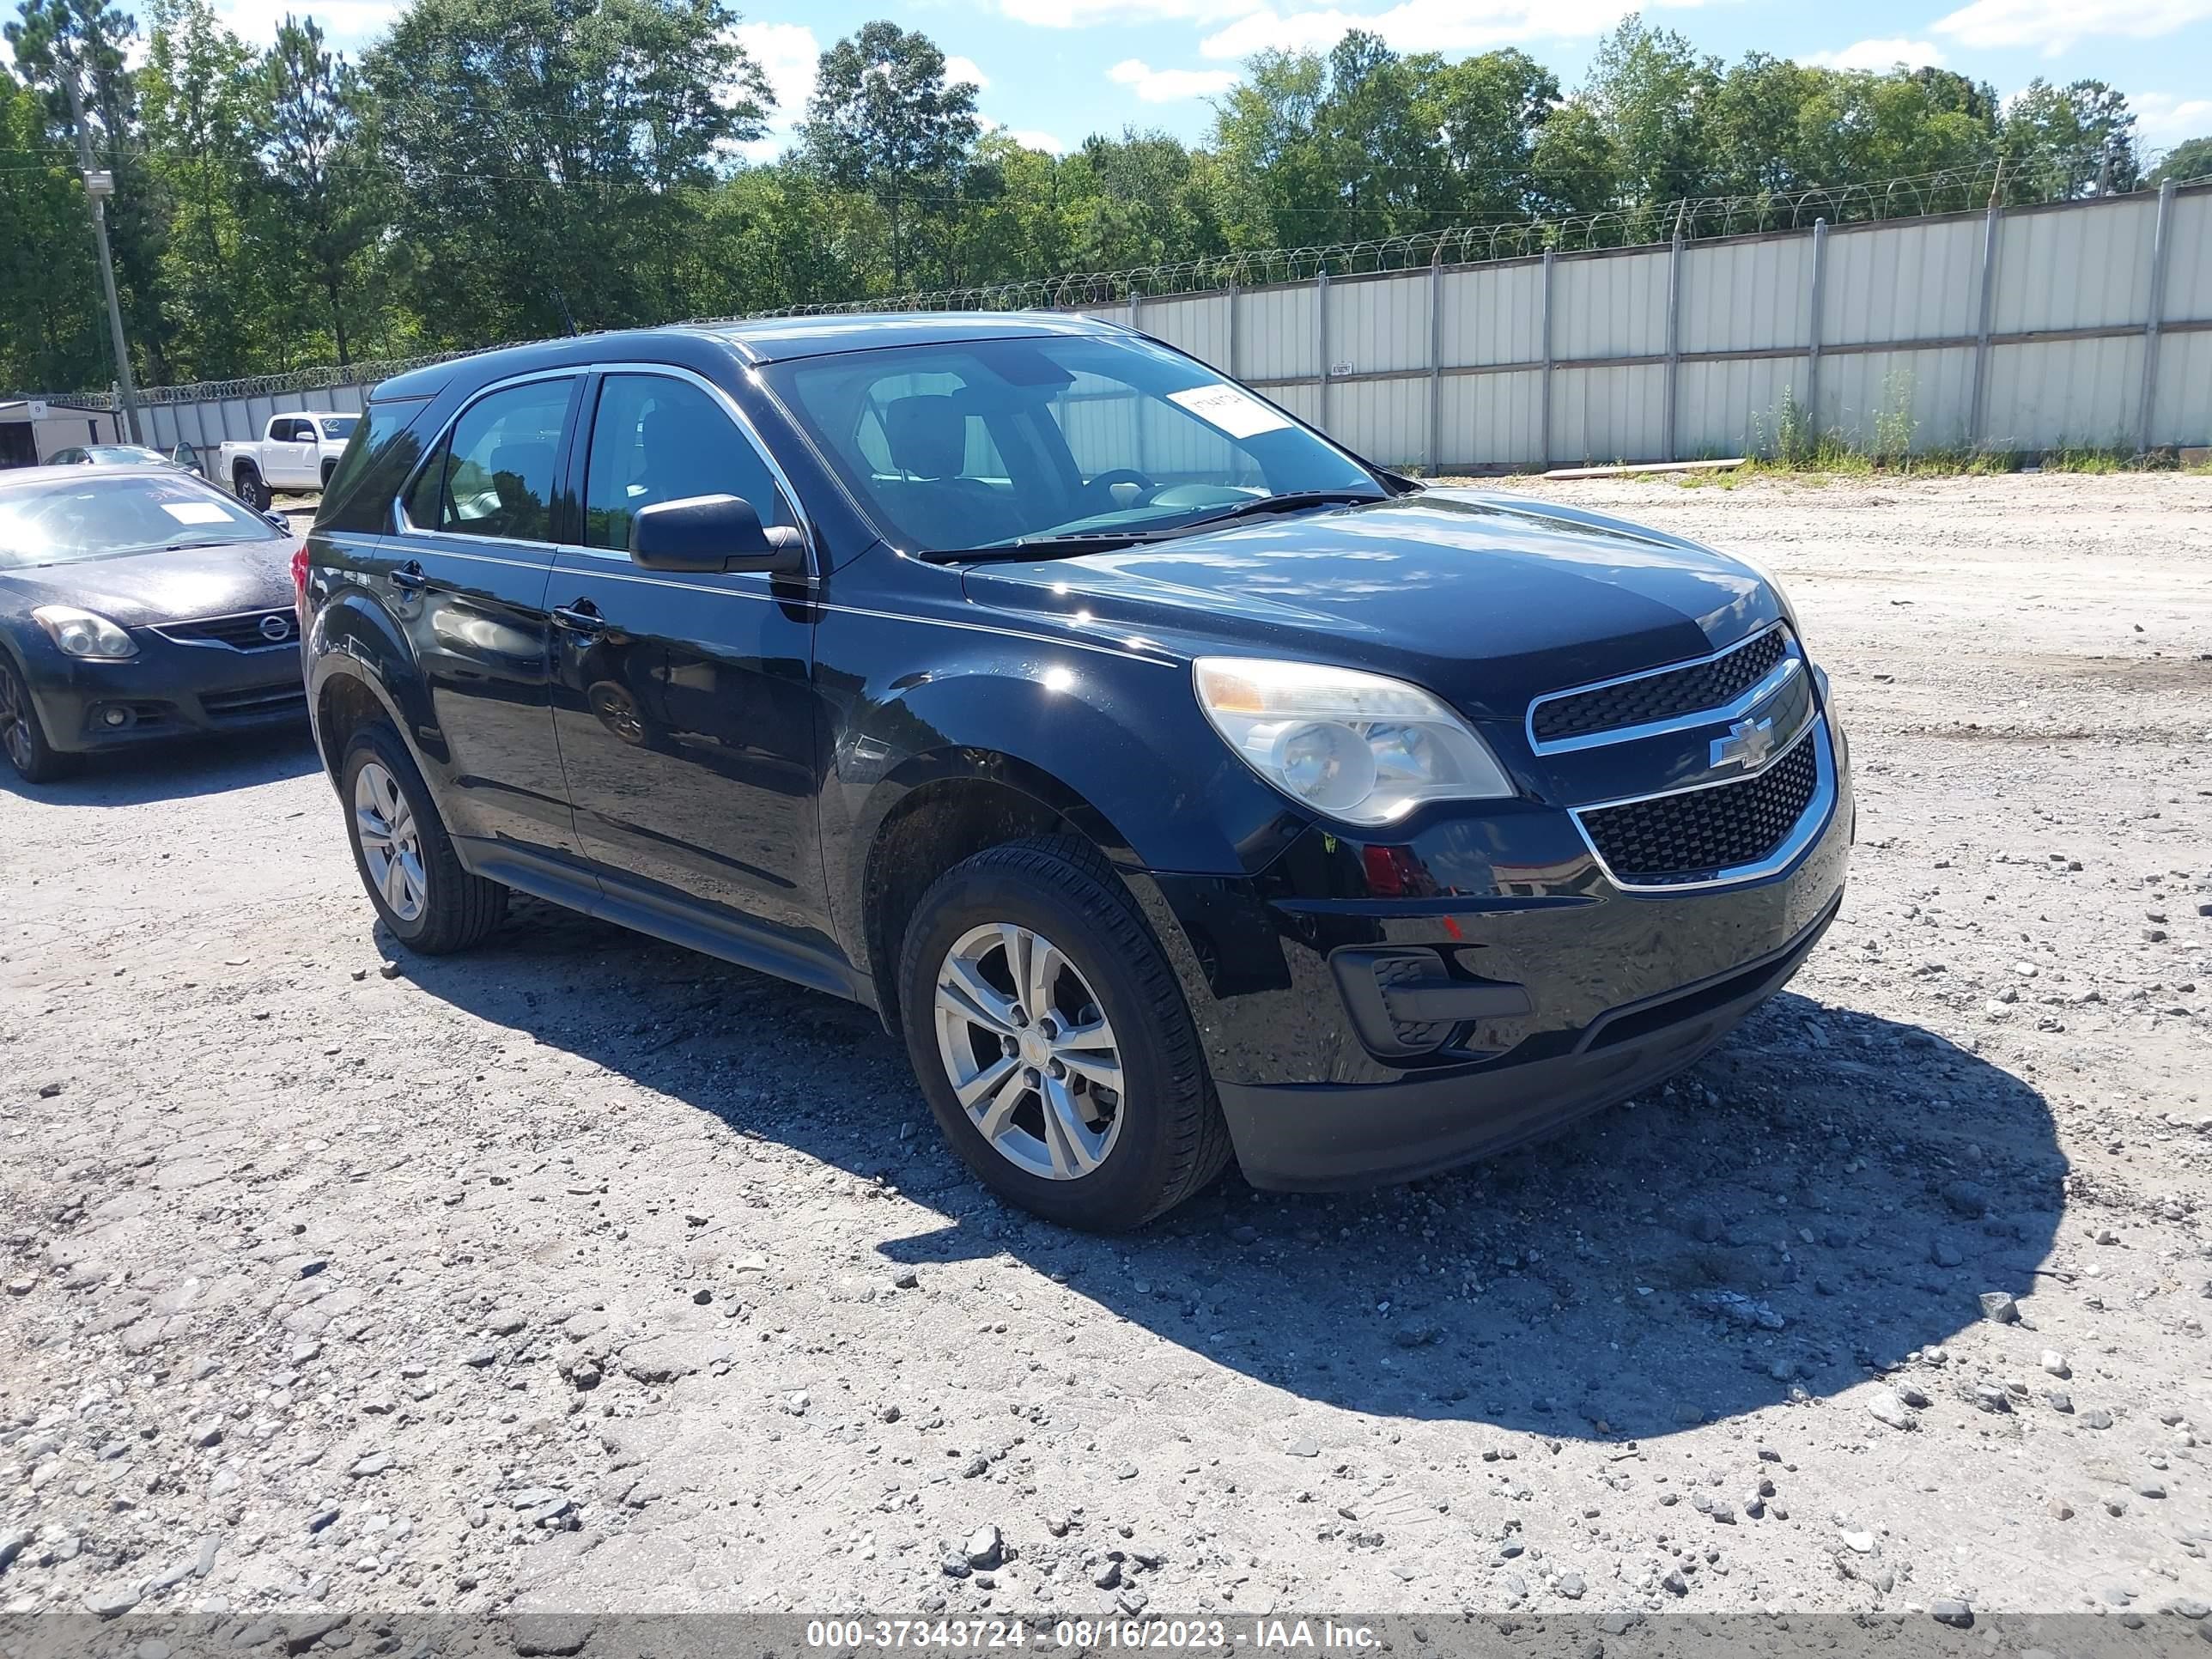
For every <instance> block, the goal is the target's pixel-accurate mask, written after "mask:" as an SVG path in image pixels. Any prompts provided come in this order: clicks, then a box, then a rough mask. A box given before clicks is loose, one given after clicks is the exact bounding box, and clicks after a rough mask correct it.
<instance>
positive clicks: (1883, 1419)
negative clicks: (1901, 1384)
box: [1867, 1389, 1920, 1429]
mask: <svg viewBox="0 0 2212 1659" xmlns="http://www.w3.org/2000/svg"><path fill="white" fill-rule="evenodd" d="M1867 1410H1868V1411H1869V1412H1870V1413H1873V1416H1874V1419H1875V1421H1876V1422H1877V1423H1887V1425H1889V1426H1890V1427H1891V1428H1893V1429H1917V1428H1918V1427H1919V1426H1920V1419H1918V1418H1917V1417H1915V1416H1914V1415H1913V1414H1912V1413H1911V1411H1910V1410H1909V1409H1907V1407H1906V1406H1905V1402H1904V1401H1902V1400H1900V1399H1899V1398H1898V1397H1897V1394H1896V1391H1895V1390H1894V1389H1875V1391H1874V1393H1873V1394H1872V1395H1869V1397H1868V1400H1867Z"/></svg>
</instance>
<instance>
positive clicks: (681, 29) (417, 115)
mask: <svg viewBox="0 0 2212 1659" xmlns="http://www.w3.org/2000/svg"><path fill="white" fill-rule="evenodd" d="M736 21H737V14H736V13H734V12H732V10H730V9H729V8H728V7H727V6H726V5H724V4H723V3H721V0H414V3H413V4H411V5H410V7H409V8H408V9H407V10H406V11H404V12H403V13H402V14H401V15H400V17H399V19H398V21H397V22H396V23H395V24H394V25H393V27H392V33H391V35H390V37H389V38H388V39H387V40H384V41H383V42H381V43H380V44H379V45H378V46H374V47H373V48H372V49H371V50H370V51H369V52H368V54H367V56H366V57H365V58H364V59H363V61H362V76H363V78H364V80H365V82H366V83H367V86H368V93H369V95H370V97H371V99H372V100H373V103H372V105H371V106H368V107H367V108H365V109H364V111H363V115H364V118H365V121H366V124H367V125H369V126H370V128H371V129H372V131H373V132H374V138H375V142H376V144H377V148H378V150H379V152H380V155H381V156H382V158H383V160H384V161H385V163H386V166H388V167H389V168H390V169H391V173H392V179H393V182H394V188H395V190H396V191H397V193H398V199H399V201H400V204H401V205H400V207H399V210H398V216H397V219H396V222H395V232H396V234H395V235H394V237H393V238H392V251H391V266H392V270H391V280H392V283H394V285H395V287H396V288H398V289H401V290H403V291H404V294H405V295H406V298H407V301H408V302H409V304H410V307H411V309H412V310H413V312H414V313H415V314H416V317H418V318H419V319H422V329H423V331H424V333H425V334H426V335H427V336H428V337H432V338H435V339H437V340H440V341H443V342H451V343H468V344H477V343H487V342H490V341H495V340H500V339H504V338H513V337H517V336H531V335H544V334H556V333H562V332H566V331H570V330H572V329H577V328H584V327H617V326H623V325H629V324H635V323H641V322H653V321H659V320H660V319H665V318H668V317H671V316H682V315H684V314H687V313H690V312H691V311H694V310H696V309H697V307H696V304H695V303H694V292H693V290H694V288H695V285H696V283H695V279H696V275H697V267H696V251H695V247H696V245H695V243H694V242H693V240H692V238H693V235H694V233H695V232H696V230H697V229H698V228H699V225H700V223H701V222H702V219H703V218H704V216H705V215H706V213H707V210H708V196H709V193H710V191H711V190H712V188H713V187H714V184H715V182H716V180H717V179H718V178H719V176H720V167H721V163H722V160H723V157H724V156H725V155H726V153H727V151H728V150H729V149H731V148H732V147H733V146H735V145H737V144H739V143H746V142H749V141H750V140H752V139H755V138H757V137H760V135H761V134H762V132H763V131H764V130H765V112H766V110H767V108H768V106H769V103H770V101H771V100H770V99H769V92H768V86H767V82H766V81H765V79H764V78H763V76H762V75H761V73H760V70H759V67H758V65H757V64H755V63H754V62H753V61H752V59H751V58H750V57H749V56H748V55H747V54H746V53H745V52H744V49H743V48H742V47H741V46H738V44H737V42H736V40H735V39H734V38H733V36H732V33H731V30H732V27H733V26H734V24H735V22H736Z"/></svg>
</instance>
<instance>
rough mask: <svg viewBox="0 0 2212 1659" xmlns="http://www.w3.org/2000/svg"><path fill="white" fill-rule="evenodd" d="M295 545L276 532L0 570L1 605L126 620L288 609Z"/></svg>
mask: <svg viewBox="0 0 2212 1659" xmlns="http://www.w3.org/2000/svg"><path fill="white" fill-rule="evenodd" d="M296 545H297V544H296V543H295V542H293V541H291V540H289V539H288V538H284V537H281V536H280V537H277V538H274V539H272V540H270V541H265V542H259V541H257V542H232V543H227V544H224V545H222V546H219V547H190V548H182V549H179V550H178V551H176V552H173V553H132V554H129V555H126V556H124V557H122V558H118V559H86V560H82V561H81V562H78V563H76V564H49V565H39V566H34V567H33V568H29V569H27V570H0V610H9V611H30V610H32V609H33V608H34V607H36V606H39V605H76V606H77V607H78V608H79V609H81V610H85V611H98V612H99V613H100V615H101V616H103V617H106V618H107V619H108V620H109V621H110V622H112V623H118V624H120V625H121V626H123V627H125V628H141V627H144V626H145V625H147V624H148V623H167V622H190V621H193V620H195V619H197V618H198V617H228V616H234V615H236V614H237V613H238V612H240V611H288V610H289V609H290V608H291V605H292V597H293V596H292V568H291V564H292V550H293V548H294V547H295V546H296Z"/></svg>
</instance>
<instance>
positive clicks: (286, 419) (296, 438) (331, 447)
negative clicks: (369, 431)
mask: <svg viewBox="0 0 2212 1659" xmlns="http://www.w3.org/2000/svg"><path fill="white" fill-rule="evenodd" d="M360 423H361V416H358V415H325V414H321V413H319V412H316V411H313V410H310V411H308V412H307V413H306V414H292V415H271V416H270V417H269V426H268V428H267V430H266V431H264V433H263V434H262V435H261V437H260V438H259V439H258V440H250V441H246V442H244V443H240V442H237V441H232V442H229V443H226V444H225V445H223V447H222V450H221V451H220V452H219V453H218V455H217V459H216V466H215V469H214V471H215V479H214V481H215V482H216V483H227V484H228V485H229V486H230V487H231V489H234V490H235V491H236V492H237V494H238V499H239V500H240V501H244V502H245V503H246V505H247V506H248V507H253V508H255V509H256V510H257V511H259V512H263V513H266V512H267V511H268V510H269V503H270V500H271V499H272V496H273V493H274V492H275V491H276V490H279V489H321V488H322V487H323V486H324V485H325V484H327V483H330V481H331V473H332V472H333V471H336V470H337V464H338V457H339V456H341V455H343V453H345V447H346V440H348V439H349V438H350V437H352V436H353V429H354V428H355V427H356V426H357V425H359V424H360Z"/></svg>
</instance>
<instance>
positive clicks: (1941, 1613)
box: [1928, 1595, 1974, 1630]
mask: <svg viewBox="0 0 2212 1659" xmlns="http://www.w3.org/2000/svg"><path fill="white" fill-rule="evenodd" d="M1928 1616H1929V1618H1930V1619H1933V1620H1935V1621H1936V1623H1937V1624H1939V1625H1948V1626H1951V1627H1952V1628H1953V1629H1954V1630H1972V1628H1973V1626H1974V1610H1973V1608H1972V1607H1969V1606H1968V1605H1967V1604H1966V1602H1965V1601H1961V1600H1960V1598H1959V1597H1957V1596H1955V1595H1939V1596H1937V1597H1936V1599H1935V1600H1934V1601H1930V1602H1929V1604H1928Z"/></svg>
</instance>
